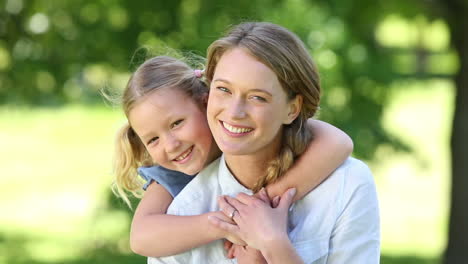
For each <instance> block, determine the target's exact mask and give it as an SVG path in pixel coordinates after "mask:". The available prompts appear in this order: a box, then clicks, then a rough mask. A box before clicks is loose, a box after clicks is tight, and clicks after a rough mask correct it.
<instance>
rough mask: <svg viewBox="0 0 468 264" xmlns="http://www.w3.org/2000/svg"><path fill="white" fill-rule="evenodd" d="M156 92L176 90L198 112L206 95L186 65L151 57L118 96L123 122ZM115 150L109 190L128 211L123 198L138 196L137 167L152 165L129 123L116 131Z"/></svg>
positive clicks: (205, 91) (126, 199)
mask: <svg viewBox="0 0 468 264" xmlns="http://www.w3.org/2000/svg"><path fill="white" fill-rule="evenodd" d="M159 89H179V90H181V91H183V92H184V93H185V94H187V95H188V96H190V97H191V98H192V99H193V100H194V102H196V103H197V104H198V105H199V106H200V108H201V109H204V105H203V97H204V96H206V95H207V94H208V87H207V85H206V83H205V82H204V81H203V80H202V79H201V78H200V76H196V74H195V73H194V70H193V69H192V68H191V67H190V66H189V65H188V64H187V63H185V62H183V61H182V60H180V59H176V58H172V57H168V56H157V57H153V58H150V59H148V60H146V61H145V62H144V63H143V64H142V65H140V66H139V67H138V68H137V70H136V71H135V72H134V73H133V74H132V76H131V77H130V79H129V81H128V83H127V86H126V88H125V90H124V92H123V95H122V96H121V104H122V107H123V111H124V113H125V115H126V117H127V120H129V114H130V111H131V110H132V109H133V107H134V106H135V105H136V104H138V102H140V101H141V100H142V99H143V98H145V97H147V96H148V95H150V94H151V93H153V92H155V91H157V90H159ZM115 146H116V147H115V157H114V166H113V167H114V174H115V180H114V184H113V186H112V189H113V191H114V193H115V194H116V195H117V196H120V197H121V198H122V199H123V200H124V201H125V203H126V204H127V205H128V206H129V207H130V208H131V203H130V200H129V198H128V195H127V194H128V193H131V194H132V195H133V196H135V197H138V198H140V197H141V195H142V187H143V181H142V179H141V178H140V177H139V176H138V173H137V169H138V167H140V166H151V165H156V164H155V163H154V161H153V160H152V159H151V156H150V155H149V153H148V151H147V150H146V147H145V145H144V144H143V142H141V140H140V138H139V137H138V135H137V134H136V133H135V131H134V130H133V128H132V127H131V123H129V122H127V123H126V124H124V126H123V127H122V128H121V129H120V130H119V131H118V133H117V137H116V143H115Z"/></svg>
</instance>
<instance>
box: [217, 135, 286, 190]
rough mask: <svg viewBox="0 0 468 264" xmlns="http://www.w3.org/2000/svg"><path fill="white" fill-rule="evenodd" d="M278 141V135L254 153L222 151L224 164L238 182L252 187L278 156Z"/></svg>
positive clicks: (264, 174)
mask: <svg viewBox="0 0 468 264" xmlns="http://www.w3.org/2000/svg"><path fill="white" fill-rule="evenodd" d="M280 143H281V137H280V136H278V137H277V138H276V139H275V140H274V141H273V142H271V143H270V146H268V147H267V148H265V149H262V150H259V151H258V152H256V153H254V154H250V155H229V154H227V153H224V159H225V160H226V165H227V167H228V168H229V170H230V171H231V173H232V175H234V177H235V178H236V179H237V180H238V181H239V183H241V184H242V185H244V186H245V187H246V188H248V189H252V188H253V187H255V184H256V183H257V182H258V181H259V179H261V178H263V177H265V176H266V174H267V169H268V167H269V165H270V162H271V161H272V160H274V159H275V158H276V157H277V156H278V153H279V151H280Z"/></svg>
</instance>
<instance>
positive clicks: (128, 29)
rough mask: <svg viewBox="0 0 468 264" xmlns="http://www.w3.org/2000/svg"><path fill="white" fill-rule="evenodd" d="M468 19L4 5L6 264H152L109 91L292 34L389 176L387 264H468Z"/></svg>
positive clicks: (386, 6) (429, 11)
mask: <svg viewBox="0 0 468 264" xmlns="http://www.w3.org/2000/svg"><path fill="white" fill-rule="evenodd" d="M467 14H468V2H467V1H462V0H446V1H442V0H441V1H437V0H425V1H423V0H415V1H403V0H400V1H399V0H395V1H371V0H360V1H355V0H341V1H340V0H329V1H322V0H317V1H306V0H285V1H280V0H258V1H254V0H239V1H228V0H219V1H215V0H174V1H164V0H152V1H150V0H138V1H124V0H96V1H85V0H68V1H58V0H0V197H1V198H0V264H3V263H8V264H16V263H18V264H19V263H30V264H31V263H32V264H44V263H51V264H54V263H57V264H58V263H76V264H78V263H145V261H146V260H145V258H143V257H140V256H137V255H135V254H133V253H132V252H131V251H130V249H129V246H128V233H129V224H130V221H131V216H132V212H131V211H130V210H129V209H128V207H126V206H125V205H124V204H123V202H122V201H121V200H119V199H116V198H115V197H114V195H113V194H112V193H111V191H110V185H111V182H112V174H111V172H112V171H111V163H112V152H113V140H114V134H115V132H116V130H117V129H118V128H119V127H120V126H121V124H122V123H123V122H124V121H125V118H124V115H123V113H122V111H121V110H120V108H119V107H118V106H115V105H112V104H109V103H106V102H105V100H103V98H102V96H101V95H100V93H99V91H100V90H101V89H103V88H105V89H116V90H122V89H123V88H124V86H125V84H126V82H127V80H128V77H129V74H130V72H131V71H133V70H134V69H135V67H137V66H138V64H139V63H141V62H142V61H143V60H144V58H145V57H146V56H148V55H149V54H160V53H161V52H168V49H167V47H171V48H174V49H177V50H182V51H185V52H191V53H194V54H198V55H201V56H204V54H205V51H206V48H207V47H208V45H209V44H210V43H211V42H212V41H213V40H215V39H216V38H218V37H220V36H221V35H222V34H223V33H224V32H225V31H226V30H227V29H228V27H229V25H233V24H236V23H239V22H241V21H250V20H257V21H270V22H273V23H277V24H280V25H282V26H285V27H287V28H288V29H290V30H291V31H293V32H295V33H296V34H298V35H299V36H300V38H301V39H302V40H303V41H304V42H305V43H306V45H307V48H308V49H309V50H310V52H311V54H312V56H313V58H314V60H315V61H316V63H317V65H318V67H319V70H320V72H321V76H322V86H323V96H322V102H321V112H320V116H319V117H318V118H319V119H322V120H325V121H327V122H330V123H332V124H334V125H335V126H338V127H339V128H341V129H342V130H344V131H345V132H347V133H348V134H349V135H350V136H351V137H352V138H353V140H354V144H355V150H354V153H353V156H355V157H358V158H360V159H363V160H364V161H366V162H367V163H368V164H369V166H370V167H371V169H372V171H373V173H374V176H375V180H376V184H377V189H378V193H379V200H380V209H381V223H382V224H381V226H382V259H381V263H383V264H391V263H397V264H403V263H408V264H436V263H457V264H458V263H467V259H468V257H467V255H466V254H468V253H467V252H468V250H467V249H468V248H466V247H467V246H466V245H467V244H466V243H465V244H462V242H466V239H467V238H466V237H468V236H467V235H466V228H467V225H466V224H468V222H467V221H466V220H467V218H466V211H468V210H467V209H468V208H467V206H466V203H465V204H463V203H462V204H461V205H460V203H459V202H460V201H462V200H460V197H462V198H463V195H462V196H459V195H458V196H457V195H456V194H457V193H460V192H459V190H460V189H456V187H458V188H463V187H468V185H467V184H466V179H465V180H463V179H462V178H463V177H464V178H466V176H467V175H468V173H467V172H466V164H463V163H468V162H467V161H468V160H466V158H463V157H466V151H465V152H464V153H465V155H464V156H463V155H460V154H461V153H462V152H461V151H462V150H460V149H468V146H467V143H466V140H465V141H456V140H455V138H458V139H459V138H460V137H459V136H460V135H462V136H463V133H464V135H465V136H466V135H467V134H466V127H467V126H466V122H467V121H463V122H464V125H460V124H461V123H463V122H462V121H461V117H458V118H457V115H455V113H458V115H460V112H461V111H458V112H457V111H456V109H462V107H461V102H462V101H465V104H468V95H467V93H466V90H467V85H466V78H465V79H464V80H465V85H464V84H463V78H461V77H460V76H463V74H462V72H463V71H465V75H468V73H467V72H466V67H467V66H466V65H467V64H466V57H467V56H468V55H467V53H468V52H467V50H468V41H467V40H466V39H467V36H468V32H467V29H468V22H467V21H468V20H467V17H468V16H467ZM463 90H465V91H463ZM463 96H464V97H463ZM461 97H463V98H461ZM456 106H457V107H458V108H457V107H456ZM464 113H465V116H464V117H463V118H462V119H463V120H468V118H467V117H466V107H465V112H464ZM457 120H458V122H461V123H460V124H459V125H456V124H457ZM454 121H455V122H454ZM453 127H454V128H455V129H453ZM463 129H464V130H463ZM454 131H455V132H456V131H462V132H458V134H456V133H453V132H454ZM452 133H453V135H458V136H453V135H452ZM451 139H452V144H450V142H451ZM451 146H452V148H451ZM457 147H458V150H457V151H458V152H457V151H454V149H457ZM454 153H455V154H454ZM451 155H458V156H457V157H459V158H458V159H457V158H452V156H451ZM460 157H461V158H460ZM463 159H465V162H463ZM456 161H458V163H455V165H456V166H454V165H453V164H452V162H456ZM461 165H464V168H465V170H463V169H454V168H463V166H461ZM460 166H461V167H460ZM457 179H458V180H457ZM460 179H462V180H460ZM456 181H457V182H456ZM463 181H465V182H463ZM452 182H456V184H453V185H452ZM452 188H453V191H452ZM454 194H455V195H454ZM452 197H456V198H452ZM463 199H465V200H464V201H467V200H468V199H466V195H465V196H464V198H463ZM454 200H456V201H458V203H457V204H458V205H453V204H452V205H451V201H454ZM134 202H137V201H136V200H134ZM460 206H461V207H460ZM451 208H452V210H451ZM454 212H455V213H454ZM451 215H452V217H451ZM463 217H465V218H463ZM450 219H452V222H453V223H452V224H450V223H451V221H450ZM454 219H455V220H454ZM457 223H458V224H457ZM460 223H462V224H460ZM463 223H465V224H464V225H463ZM449 234H450V236H449ZM449 241H450V242H449ZM448 245H450V247H449V251H447V252H449V254H447V255H452V257H447V258H445V257H444V254H445V253H444V252H446V249H447V246H448ZM463 247H465V250H463ZM457 257H458V261H457ZM444 259H445V262H444Z"/></svg>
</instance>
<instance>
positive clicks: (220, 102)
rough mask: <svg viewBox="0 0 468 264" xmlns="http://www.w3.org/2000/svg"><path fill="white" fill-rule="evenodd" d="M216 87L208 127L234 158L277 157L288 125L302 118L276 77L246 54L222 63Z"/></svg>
mask: <svg viewBox="0 0 468 264" xmlns="http://www.w3.org/2000/svg"><path fill="white" fill-rule="evenodd" d="M212 80H213V81H212V82H211V86H210V97H209V100H208V109H207V116H208V123H209V125H210V128H211V132H212V133H213V137H214V138H215V140H216V143H218V147H219V148H220V149H221V151H223V152H224V153H226V154H229V155H249V154H255V155H262V153H264V154H266V155H269V156H271V155H272V154H273V155H274V154H276V151H278V147H279V145H280V143H281V131H282V126H283V124H289V123H291V122H292V121H293V120H294V118H295V117H296V116H297V115H296V114H295V111H296V110H297V107H298V106H300V104H298V99H297V98H296V99H294V100H288V99H287V95H286V93H285V91H284V90H283V88H282V87H281V84H280V83H279V81H278V78H277V77H276V74H275V73H274V72H273V71H272V70H271V69H270V68H268V67H267V66H266V65H264V64H263V63H261V62H259V61H258V60H256V59H255V58H254V57H253V56H251V55H250V54H249V53H247V52H246V51H245V50H243V49H242V48H234V49H232V50H229V51H226V52H225V53H224V54H223V55H222V56H221V58H220V60H219V62H218V64H217V66H216V69H215V72H214V75H213V79H212Z"/></svg>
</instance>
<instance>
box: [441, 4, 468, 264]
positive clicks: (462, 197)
mask: <svg viewBox="0 0 468 264" xmlns="http://www.w3.org/2000/svg"><path fill="white" fill-rule="evenodd" d="M446 7H447V11H449V12H448V14H450V16H449V17H447V21H448V24H449V28H450V31H451V38H452V45H453V47H454V48H455V50H456V51H457V53H458V55H459V60H460V69H459V71H458V73H457V74H456V76H455V87H456V93H455V112H454V117H453V126H452V136H451V142H450V144H451V155H452V190H451V203H450V221H449V234H448V244H447V249H446V251H445V257H444V263H445V264H457V263H467V261H468V16H467V14H468V4H466V3H464V1H460V0H451V1H450V0H447V1H446Z"/></svg>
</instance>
